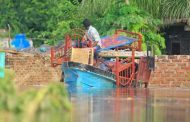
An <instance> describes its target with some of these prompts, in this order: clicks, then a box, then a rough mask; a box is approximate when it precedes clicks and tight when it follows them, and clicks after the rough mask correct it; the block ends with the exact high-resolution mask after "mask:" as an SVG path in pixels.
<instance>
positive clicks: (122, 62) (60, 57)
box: [51, 30, 149, 86]
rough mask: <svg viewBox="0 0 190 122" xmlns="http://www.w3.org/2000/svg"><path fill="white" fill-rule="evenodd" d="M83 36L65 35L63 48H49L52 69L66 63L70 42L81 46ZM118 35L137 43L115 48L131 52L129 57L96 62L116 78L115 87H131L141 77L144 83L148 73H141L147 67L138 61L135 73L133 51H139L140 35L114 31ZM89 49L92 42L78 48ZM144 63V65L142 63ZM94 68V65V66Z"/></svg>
mask: <svg viewBox="0 0 190 122" xmlns="http://www.w3.org/2000/svg"><path fill="white" fill-rule="evenodd" d="M84 34H85V32H84V31H82V30H79V33H74V34H66V35H65V44H64V46H61V47H59V48H57V49H56V48H51V64H52V66H53V67H55V66H57V65H61V64H62V63H63V62H67V61H69V60H70V55H69V52H70V50H71V48H72V47H74V46H73V45H72V42H75V43H76V44H78V46H79V45H80V44H81V42H85V39H84V38H83V35H84ZM119 35H125V36H127V37H130V38H136V39H137V41H135V42H133V43H132V44H131V45H123V46H119V47H117V48H116V49H115V50H121V49H127V50H129V51H131V52H132V55H131V56H130V57H127V58H125V59H123V58H119V57H115V58H116V61H115V63H109V64H107V63H105V62H103V61H102V60H101V59H100V60H98V61H97V62H102V63H105V64H106V65H107V66H108V67H109V68H110V69H111V71H112V72H113V73H114V74H115V76H116V85H117V86H132V85H134V83H135V85H136V84H137V81H139V80H140V79H141V80H143V78H142V76H141V75H143V77H144V76H145V77H146V78H144V79H145V80H146V83H147V81H148V79H149V71H148V73H143V72H146V71H145V69H146V68H145V67H147V65H146V64H147V62H146V60H142V59H141V60H140V67H139V69H138V71H136V70H135V69H136V66H135V51H141V50H142V49H141V45H142V35H141V34H139V33H134V32H129V31H126V30H116V31H115V34H114V35H113V36H114V37H117V36H119ZM87 47H88V48H89V47H92V41H88V42H87V43H86V45H81V46H80V48H87ZM144 62H146V63H144ZM94 66H96V64H95V65H94Z"/></svg>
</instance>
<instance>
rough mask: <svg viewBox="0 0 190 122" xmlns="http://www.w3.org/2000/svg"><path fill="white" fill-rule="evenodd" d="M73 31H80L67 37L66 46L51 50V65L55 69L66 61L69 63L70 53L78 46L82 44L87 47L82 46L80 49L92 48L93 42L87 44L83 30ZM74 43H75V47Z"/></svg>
mask: <svg viewBox="0 0 190 122" xmlns="http://www.w3.org/2000/svg"><path fill="white" fill-rule="evenodd" d="M73 31H79V33H77V32H76V33H73V34H71V35H69V34H66V35H65V44H64V45H63V46H61V47H59V48H55V47H52V48H51V65H52V66H53V67H55V66H57V65H61V64H62V63H63V62H65V61H69V59H70V51H71V48H72V47H76V45H78V46H80V45H81V44H82V43H85V44H86V45H82V47H80V48H86V47H92V41H90V40H89V41H88V42H85V39H84V38H83V36H84V35H82V34H85V33H84V32H83V31H82V30H81V29H74V30H73ZM72 43H75V45H73V44H72Z"/></svg>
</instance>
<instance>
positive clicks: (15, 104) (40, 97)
mask: <svg viewBox="0 0 190 122" xmlns="http://www.w3.org/2000/svg"><path fill="white" fill-rule="evenodd" d="M13 77H14V73H13V71H10V70H5V78H3V79H0V87H1V88H0V97H1V100H0V118H1V121H3V122H5V121H6V122H12V121H14V122H17V121H18V122H34V121H35V122H41V121H46V122H52V121H54V122H60V121H69V113H70V110H71V105H70V103H69V101H68V98H67V93H66V90H65V88H64V86H62V85H60V84H59V85H55V84H54V85H53V84H52V85H49V86H47V87H45V88H41V89H38V90H36V89H31V90H27V91H24V92H22V93H21V92H19V91H18V90H16V88H15V87H14V85H13V82H12V80H13Z"/></svg>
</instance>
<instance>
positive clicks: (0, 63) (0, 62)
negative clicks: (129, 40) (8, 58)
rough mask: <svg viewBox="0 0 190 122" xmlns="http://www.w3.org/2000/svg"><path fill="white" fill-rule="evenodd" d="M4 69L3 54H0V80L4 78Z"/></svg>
mask: <svg viewBox="0 0 190 122" xmlns="http://www.w3.org/2000/svg"><path fill="white" fill-rule="evenodd" d="M4 69H5V53H4V52H0V78H4V77H5V72H4Z"/></svg>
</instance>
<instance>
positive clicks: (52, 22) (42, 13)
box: [0, 0, 79, 45]
mask: <svg viewBox="0 0 190 122" xmlns="http://www.w3.org/2000/svg"><path fill="white" fill-rule="evenodd" d="M78 4H79V3H78V1H76V0H23V1H21V0H14V1H12V0H0V5H1V7H0V15H1V16H0V22H1V23H0V28H7V25H8V24H9V25H10V27H11V30H12V31H11V32H12V36H14V34H16V33H26V34H27V36H28V37H30V38H33V40H34V44H35V45H40V44H43V43H44V41H45V40H46V42H47V43H48V42H50V41H49V40H60V39H63V37H62V36H63V34H64V33H62V34H61V35H54V34H57V33H56V32H57V31H59V30H60V29H62V30H64V31H66V30H65V29H67V28H61V27H60V25H61V24H63V22H66V23H67V24H70V21H73V20H76V19H75V18H76V17H77V16H78V15H77V6H78ZM76 23H77V21H76ZM64 24H65V23H64ZM74 24H75V21H74ZM61 26H62V25H61ZM62 27H63V26H62ZM64 27H65V26H64ZM57 28H58V29H57ZM69 28H70V27H69ZM54 31H55V32H54ZM61 32H63V31H61ZM61 32H60V33H61Z"/></svg>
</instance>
